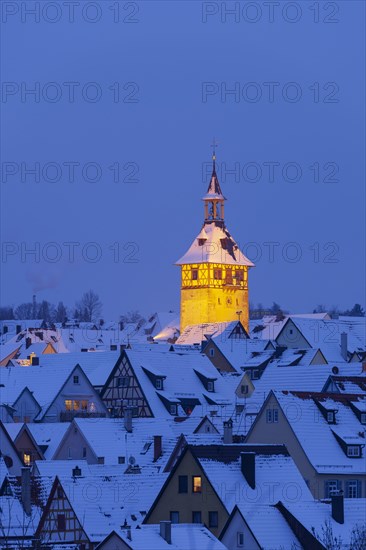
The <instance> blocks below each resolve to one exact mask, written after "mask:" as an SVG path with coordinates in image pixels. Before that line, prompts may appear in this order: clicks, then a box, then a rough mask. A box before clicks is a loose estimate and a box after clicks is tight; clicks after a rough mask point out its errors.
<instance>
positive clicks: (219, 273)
mask: <svg viewBox="0 0 366 550" xmlns="http://www.w3.org/2000/svg"><path fill="white" fill-rule="evenodd" d="M214 279H222V270H221V269H214Z"/></svg>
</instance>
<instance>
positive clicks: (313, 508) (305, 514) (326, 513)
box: [285, 498, 366, 548]
mask: <svg viewBox="0 0 366 550" xmlns="http://www.w3.org/2000/svg"><path fill="white" fill-rule="evenodd" d="M285 507H286V508H287V509H288V510H289V511H290V512H291V514H292V515H293V516H295V517H296V518H297V519H298V520H299V521H300V522H301V523H302V524H303V525H304V527H306V529H307V530H308V531H310V532H312V531H313V529H314V530H315V534H316V536H317V538H318V539H320V540H321V541H322V538H323V537H322V534H323V532H322V530H323V528H325V525H326V522H327V523H328V524H329V525H330V526H331V528H332V532H333V536H334V537H336V538H340V539H342V542H343V544H342V548H346V547H347V548H348V545H349V543H350V541H351V532H352V529H353V528H354V527H355V526H357V525H358V526H359V527H362V526H364V525H365V517H366V499H364V498H349V499H348V498H345V499H344V523H343V524H342V523H338V522H337V521H335V520H334V519H333V518H332V513H331V505H330V502H329V503H328V502H319V501H314V502H301V503H300V502H293V503H291V502H288V503H287V504H285ZM322 542H323V541H322Z"/></svg>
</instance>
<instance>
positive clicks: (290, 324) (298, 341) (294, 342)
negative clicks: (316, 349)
mask: <svg viewBox="0 0 366 550" xmlns="http://www.w3.org/2000/svg"><path fill="white" fill-rule="evenodd" d="M276 342H277V344H278V345H279V346H284V347H287V348H298V349H308V348H311V347H312V346H311V344H310V343H309V342H308V341H307V339H306V338H305V336H304V335H303V334H302V332H301V331H300V329H299V328H298V327H297V326H296V324H295V323H294V321H293V320H292V319H287V321H286V323H285V324H284V326H283V327H282V329H281V330H280V332H279V334H278V335H277V338H276Z"/></svg>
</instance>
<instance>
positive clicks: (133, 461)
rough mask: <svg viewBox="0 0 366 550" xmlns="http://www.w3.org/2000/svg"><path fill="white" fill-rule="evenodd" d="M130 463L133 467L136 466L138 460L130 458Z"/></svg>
mask: <svg viewBox="0 0 366 550" xmlns="http://www.w3.org/2000/svg"><path fill="white" fill-rule="evenodd" d="M128 463H129V464H130V465H131V466H133V465H134V464H136V458H135V457H134V456H130V458H129V459H128Z"/></svg>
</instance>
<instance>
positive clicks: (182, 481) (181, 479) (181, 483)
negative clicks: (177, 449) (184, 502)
mask: <svg viewBox="0 0 366 550" xmlns="http://www.w3.org/2000/svg"><path fill="white" fill-rule="evenodd" d="M184 489H185V490H184ZM178 493H179V494H181V495H184V494H188V476H186V475H180V476H178Z"/></svg>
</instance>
